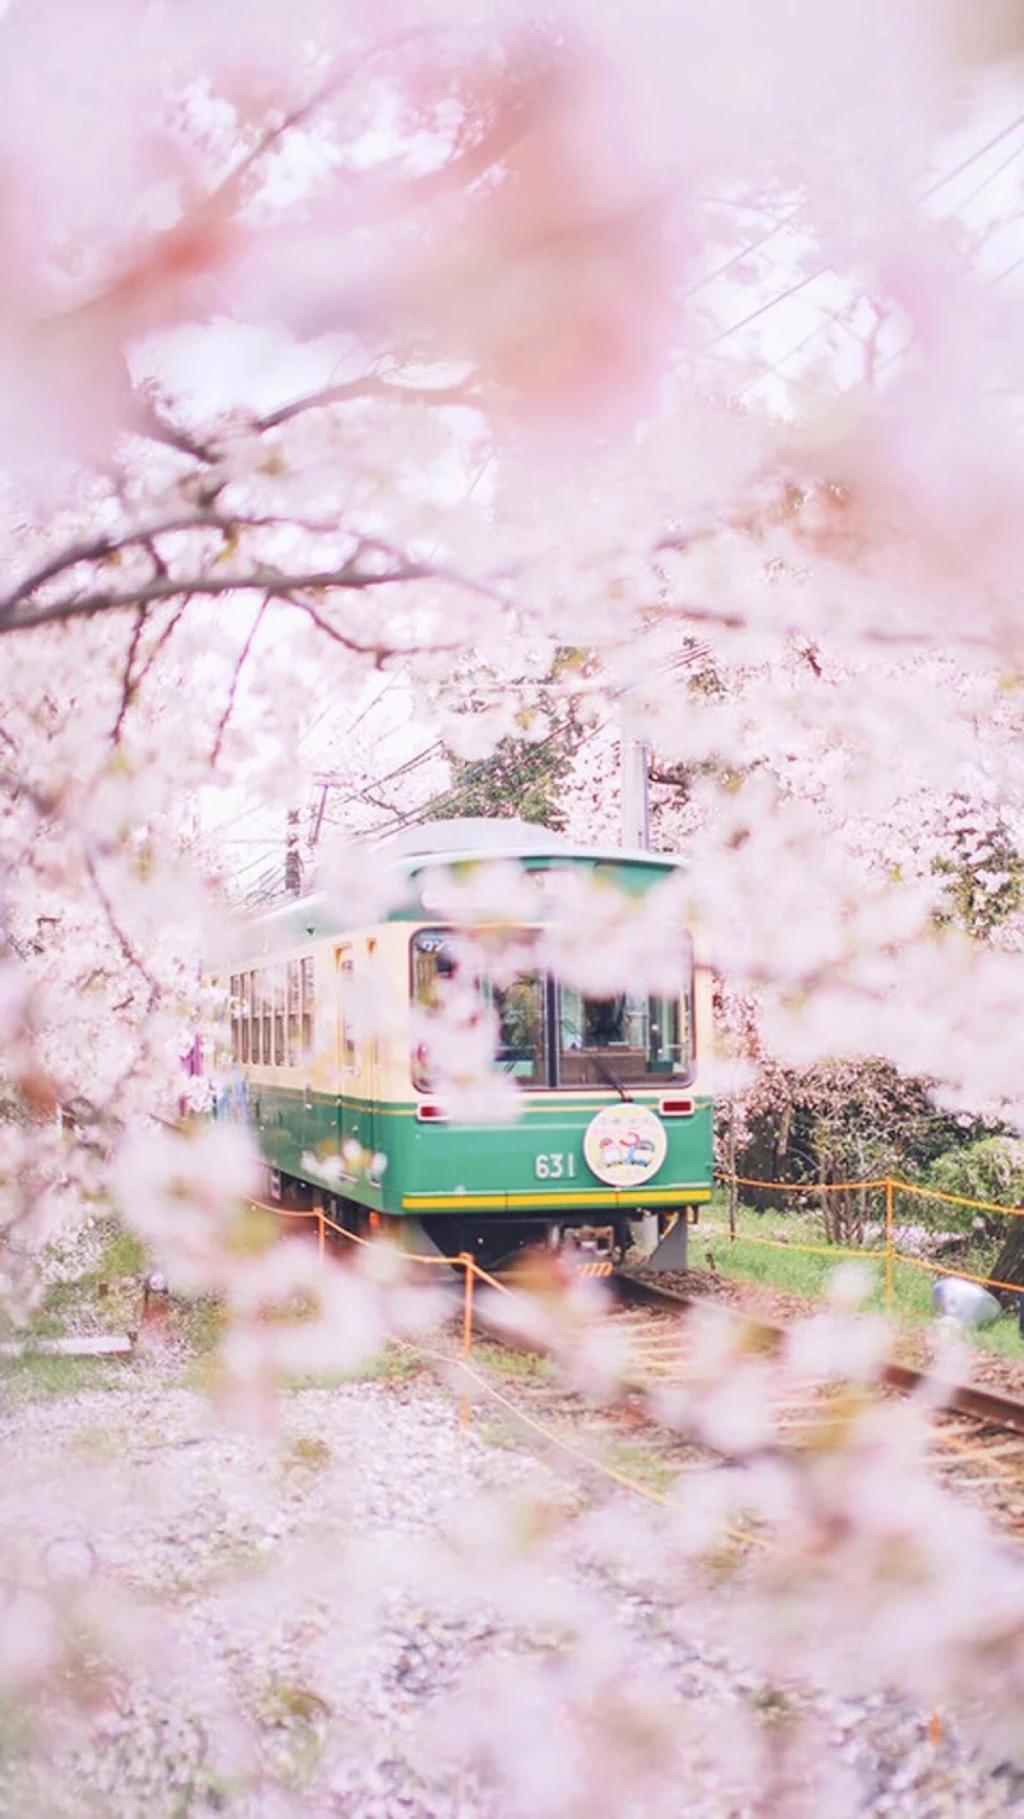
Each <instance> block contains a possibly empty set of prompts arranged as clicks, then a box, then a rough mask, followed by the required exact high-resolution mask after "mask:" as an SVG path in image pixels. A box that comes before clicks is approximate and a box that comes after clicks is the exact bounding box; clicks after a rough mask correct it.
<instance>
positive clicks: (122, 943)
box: [85, 853, 160, 1011]
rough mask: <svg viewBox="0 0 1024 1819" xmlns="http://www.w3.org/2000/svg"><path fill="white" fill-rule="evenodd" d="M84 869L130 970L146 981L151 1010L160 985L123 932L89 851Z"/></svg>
mask: <svg viewBox="0 0 1024 1819" xmlns="http://www.w3.org/2000/svg"><path fill="white" fill-rule="evenodd" d="M85 869H86V871H87V872H88V874H89V878H90V880H91V883H92V887H93V890H94V891H95V892H96V896H97V898H98V900H99V903H100V907H101V909H102V911H103V914H104V916H105V917H106V920H107V925H108V927H109V929H110V932H111V934H112V935H113V937H114V940H115V941H116V942H117V945H118V947H119V948H120V950H121V953H122V955H123V957H124V959H125V961H126V962H127V964H128V965H129V966H130V967H131V968H132V970H133V971H134V972H136V973H138V974H139V976H140V978H142V979H144V980H145V982H146V986H147V988H148V998H147V1003H146V1009H147V1011H152V1010H153V1009H154V1007H155V1005H156V1003H157V1000H158V998H159V997H160V987H159V985H158V984H157V982H156V980H155V979H154V977H153V975H152V973H151V972H150V970H149V968H148V967H147V965H146V964H145V961H143V960H142V959H140V957H139V955H138V953H137V952H136V950H135V948H134V947H133V945H132V943H131V941H129V939H128V936H127V935H126V934H125V932H124V929H123V928H122V926H121V924H120V922H119V921H118V919H117V916H116V914H115V912H114V906H113V904H112V903H111V901H110V898H109V896H108V895H107V892H106V888H105V887H104V884H103V881H102V879H101V878H100V875H99V872H98V871H97V869H96V862H95V860H94V858H93V856H92V854H91V853H87V854H86V858H85Z"/></svg>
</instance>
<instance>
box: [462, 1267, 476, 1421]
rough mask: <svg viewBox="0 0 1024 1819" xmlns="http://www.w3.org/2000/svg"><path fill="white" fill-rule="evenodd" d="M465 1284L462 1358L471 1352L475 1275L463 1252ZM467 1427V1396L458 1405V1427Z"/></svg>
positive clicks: (474, 1269)
mask: <svg viewBox="0 0 1024 1819" xmlns="http://www.w3.org/2000/svg"><path fill="white" fill-rule="evenodd" d="M459 1262H460V1263H461V1265H462V1274H463V1280H464V1282H465V1296H464V1299H463V1303H462V1356H463V1357H464V1358H468V1357H469V1356H470V1353H471V1352H472V1350H473V1279H474V1277H475V1275H476V1264H475V1262H474V1260H473V1258H472V1256H471V1255H470V1253H469V1251H463V1252H462V1254H461V1256H460V1257H459ZM468 1426H469V1394H468V1392H467V1393H466V1394H465V1395H464V1396H463V1398H462V1401H461V1403H460V1404H459V1427H460V1428H461V1429H462V1432H463V1433H465V1431H466V1428H467V1427H468Z"/></svg>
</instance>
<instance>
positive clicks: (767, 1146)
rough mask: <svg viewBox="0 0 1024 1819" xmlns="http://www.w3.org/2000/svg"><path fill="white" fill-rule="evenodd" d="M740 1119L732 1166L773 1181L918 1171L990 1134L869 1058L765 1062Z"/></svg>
mask: <svg viewBox="0 0 1024 1819" xmlns="http://www.w3.org/2000/svg"><path fill="white" fill-rule="evenodd" d="M723 1115H724V1116H725V1117H726V1118H727V1117H728V1111H727V1110H726V1112H725V1113H724V1114H723ZM744 1125H745V1129H744V1131H743V1133H742V1135H741V1138H740V1141H739V1142H738V1144H737V1151H736V1172H737V1173H738V1174H740V1175H746V1176H749V1177H752V1178H754V1179H757V1180H766V1181H779V1182H803V1181H824V1182H831V1181H858V1180H864V1179H873V1178H877V1177H878V1176H881V1175H903V1176H906V1177H907V1178H908V1179H910V1180H918V1179H920V1178H921V1176H922V1175H923V1174H925V1173H926V1171H927V1170H928V1169H929V1168H930V1167H931V1165H932V1164H933V1163H934V1162H935V1161H936V1159H937V1158H938V1157H939V1156H940V1155H942V1154H943V1153H944V1152H946V1151H948V1150H953V1149H955V1148H957V1147H958V1146H959V1145H962V1144H964V1143H969V1142H971V1141H974V1140H977V1139H978V1138H980V1137H982V1136H988V1135H991V1126H986V1125H985V1124H983V1123H980V1122H974V1123H971V1124H969V1125H967V1126H964V1125H962V1124H961V1123H960V1122H959V1121H958V1120H957V1119H956V1118H954V1117H953V1116H952V1115H951V1114H949V1113H946V1112H942V1111H939V1110H937V1109H936V1107H935V1105H934V1104H933V1102H932V1099H931V1095H930V1092H929V1083H928V1081H927V1080H923V1079H920V1078H918V1077H915V1076H910V1075H906V1074H901V1073H900V1072H899V1070H898V1069H897V1068H895V1067H893V1066H892V1064H891V1063H890V1062H888V1061H882V1060H879V1059H877V1058H872V1057H868V1058H866V1059H856V1058H854V1059H843V1060H834V1061H821V1062H818V1063H817V1064H816V1065H815V1066H814V1067H809V1068H776V1067H766V1068H764V1070H763V1071H762V1075H761V1078H760V1080H759V1082H758V1085H757V1087H756V1088H755V1090H754V1092H753V1093H752V1094H751V1095H750V1097H749V1100H748V1102H747V1105H746V1106H745V1108H744ZM754 1198H755V1204H756V1203H757V1197H756V1196H755V1197H754ZM762 1198H763V1196H762Z"/></svg>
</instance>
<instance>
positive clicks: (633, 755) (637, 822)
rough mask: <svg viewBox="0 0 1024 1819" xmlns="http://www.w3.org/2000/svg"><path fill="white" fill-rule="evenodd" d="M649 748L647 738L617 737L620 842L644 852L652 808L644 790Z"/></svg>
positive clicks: (648, 844) (645, 789) (649, 830)
mask: <svg viewBox="0 0 1024 1819" xmlns="http://www.w3.org/2000/svg"><path fill="white" fill-rule="evenodd" d="M650 762H651V748H650V746H649V745H648V743H647V741H646V739H631V738H629V737H627V735H626V734H625V733H623V734H622V736H621V738H620V740H619V767H620V770H619V775H620V780H621V788H622V844H623V846H624V847H627V848H633V849H635V848H637V847H640V848H641V850H642V851H643V852H647V851H648V850H649V848H650V844H651V810H650V798H649V796H648V791H647V773H648V770H649V769H650Z"/></svg>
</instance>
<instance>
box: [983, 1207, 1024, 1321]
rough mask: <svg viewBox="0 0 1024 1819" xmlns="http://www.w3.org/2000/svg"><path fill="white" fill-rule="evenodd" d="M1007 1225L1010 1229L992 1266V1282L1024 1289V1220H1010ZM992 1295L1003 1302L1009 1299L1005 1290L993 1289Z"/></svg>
mask: <svg viewBox="0 0 1024 1819" xmlns="http://www.w3.org/2000/svg"><path fill="white" fill-rule="evenodd" d="M1007 1224H1008V1226H1009V1228H1010V1229H1009V1231H1008V1232H1007V1234H1006V1237H1005V1238H1004V1239H1003V1242H1002V1246H1001V1248H1000V1251H999V1255H998V1256H997V1258H996V1260H995V1262H994V1263H993V1265H992V1275H991V1277H990V1282H1015V1283H1019V1284H1020V1287H1021V1288H1022V1289H1024V1219H1009V1220H1007ZM988 1286H989V1284H988V1283H986V1287H988ZM992 1293H993V1294H994V1295H997V1296H998V1297H999V1299H1000V1300H1001V1301H1005V1300H1006V1299H1007V1292H1006V1290H1005V1289H998V1288H993V1290H992Z"/></svg>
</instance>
